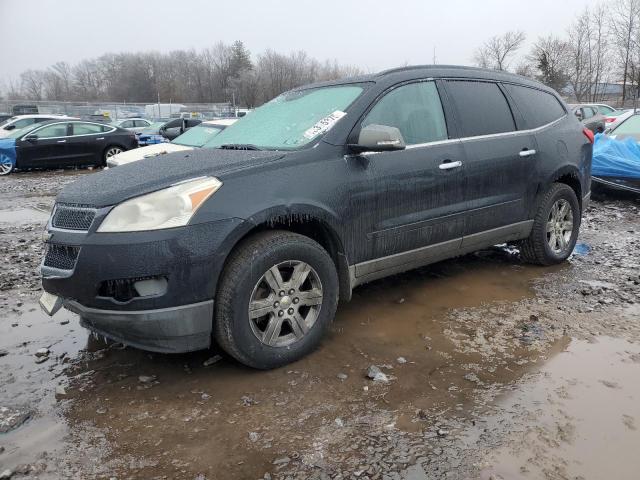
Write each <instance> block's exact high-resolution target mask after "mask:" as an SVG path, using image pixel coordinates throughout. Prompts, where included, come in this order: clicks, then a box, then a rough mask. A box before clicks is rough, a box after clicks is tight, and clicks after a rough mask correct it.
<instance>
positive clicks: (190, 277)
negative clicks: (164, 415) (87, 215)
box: [41, 211, 245, 353]
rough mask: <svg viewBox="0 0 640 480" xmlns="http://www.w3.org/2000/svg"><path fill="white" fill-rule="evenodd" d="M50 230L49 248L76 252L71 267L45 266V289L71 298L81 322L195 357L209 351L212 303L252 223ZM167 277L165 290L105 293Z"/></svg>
mask: <svg viewBox="0 0 640 480" xmlns="http://www.w3.org/2000/svg"><path fill="white" fill-rule="evenodd" d="M105 214H106V212H102V211H99V212H98V214H97V216H96V221H94V222H93V225H92V227H91V228H90V229H89V231H82V232H79V231H76V232H73V231H70V230H60V229H55V228H52V227H51V222H50V224H49V226H48V230H49V234H50V236H51V237H50V238H49V240H48V243H49V244H50V245H49V246H48V249H51V248H53V247H56V248H58V249H60V248H62V249H71V250H72V251H73V253H74V255H76V258H75V261H74V262H72V263H71V262H69V264H67V265H65V268H66V269H58V268H51V267H49V266H46V258H47V257H45V261H43V264H42V266H41V271H42V285H43V288H44V290H45V291H46V292H49V293H51V294H54V295H57V296H59V297H61V298H62V299H63V300H64V306H65V308H67V309H68V310H70V311H72V312H75V313H77V314H78V315H79V316H80V318H81V324H82V325H83V326H84V327H86V328H88V329H90V330H92V331H94V332H96V333H98V334H100V335H104V336H105V337H108V338H111V339H113V340H115V341H118V342H122V343H124V344H127V345H131V346H134V347H138V348H141V349H144V350H151V351H156V352H173V353H178V352H188V351H194V350H199V349H205V348H208V347H209V346H210V344H211V334H212V328H213V299H214V297H215V292H216V287H217V282H218V278H219V276H220V273H221V271H222V268H223V266H224V261H225V259H226V257H227V255H228V252H229V251H230V250H231V248H232V246H233V244H234V243H235V241H236V240H237V236H238V235H242V232H243V228H245V225H244V224H243V221H242V220H241V219H238V218H227V219H223V220H217V221H213V222H208V223H200V224H190V225H187V226H185V227H179V228H173V229H167V230H158V231H155V232H132V233H110V234H106V233H97V232H96V228H97V227H96V225H97V224H99V222H100V220H101V218H100V217H103V216H104V215H105ZM140 278H143V279H144V278H162V279H163V284H164V285H165V288H164V289H162V291H155V292H153V293H150V294H142V293H141V292H139V291H138V292H137V293H136V294H135V295H133V296H131V297H130V298H129V297H127V298H124V299H123V298H121V297H118V296H117V295H108V294H106V293H105V290H108V289H105V284H106V285H109V284H112V283H118V282H125V283H126V282H134V281H136V279H140Z"/></svg>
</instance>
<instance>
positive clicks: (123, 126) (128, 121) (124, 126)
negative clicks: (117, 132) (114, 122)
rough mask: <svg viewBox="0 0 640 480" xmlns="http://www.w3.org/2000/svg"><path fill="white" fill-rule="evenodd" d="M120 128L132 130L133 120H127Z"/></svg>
mask: <svg viewBox="0 0 640 480" xmlns="http://www.w3.org/2000/svg"><path fill="white" fill-rule="evenodd" d="M120 127H122V128H131V127H133V120H125V121H124V122H122V123H121V124H120Z"/></svg>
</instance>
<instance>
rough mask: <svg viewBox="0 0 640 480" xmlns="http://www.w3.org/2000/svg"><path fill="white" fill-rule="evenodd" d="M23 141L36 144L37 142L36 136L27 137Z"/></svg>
mask: <svg viewBox="0 0 640 480" xmlns="http://www.w3.org/2000/svg"><path fill="white" fill-rule="evenodd" d="M24 139H25V140H26V141H27V142H37V141H38V135H27V136H26V137H25V138H24Z"/></svg>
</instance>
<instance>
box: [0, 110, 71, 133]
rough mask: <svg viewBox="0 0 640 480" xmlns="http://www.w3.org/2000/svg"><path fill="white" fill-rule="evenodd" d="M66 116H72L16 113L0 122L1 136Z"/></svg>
mask: <svg viewBox="0 0 640 480" xmlns="http://www.w3.org/2000/svg"><path fill="white" fill-rule="evenodd" d="M64 118H71V117H67V116H65V115H46V114H33V115H16V116H15V117H10V118H7V119H6V120H4V121H2V122H0V138H5V137H6V136H7V135H9V134H10V133H11V132H13V131H14V130H20V129H22V128H24V127H28V126H29V125H33V124H34V123H40V122H46V121H47V120H58V119H64Z"/></svg>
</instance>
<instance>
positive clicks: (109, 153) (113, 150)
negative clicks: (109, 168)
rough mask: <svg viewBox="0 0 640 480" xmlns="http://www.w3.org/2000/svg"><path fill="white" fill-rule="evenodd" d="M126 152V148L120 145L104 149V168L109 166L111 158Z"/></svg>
mask: <svg viewBox="0 0 640 480" xmlns="http://www.w3.org/2000/svg"><path fill="white" fill-rule="evenodd" d="M124 151H125V150H124V148H122V147H120V146H118V145H109V146H108V147H107V148H105V149H104V153H103V154H102V166H103V167H104V166H106V165H107V160H109V158H111V157H113V156H114V155H117V154H119V153H122V152H124Z"/></svg>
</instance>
